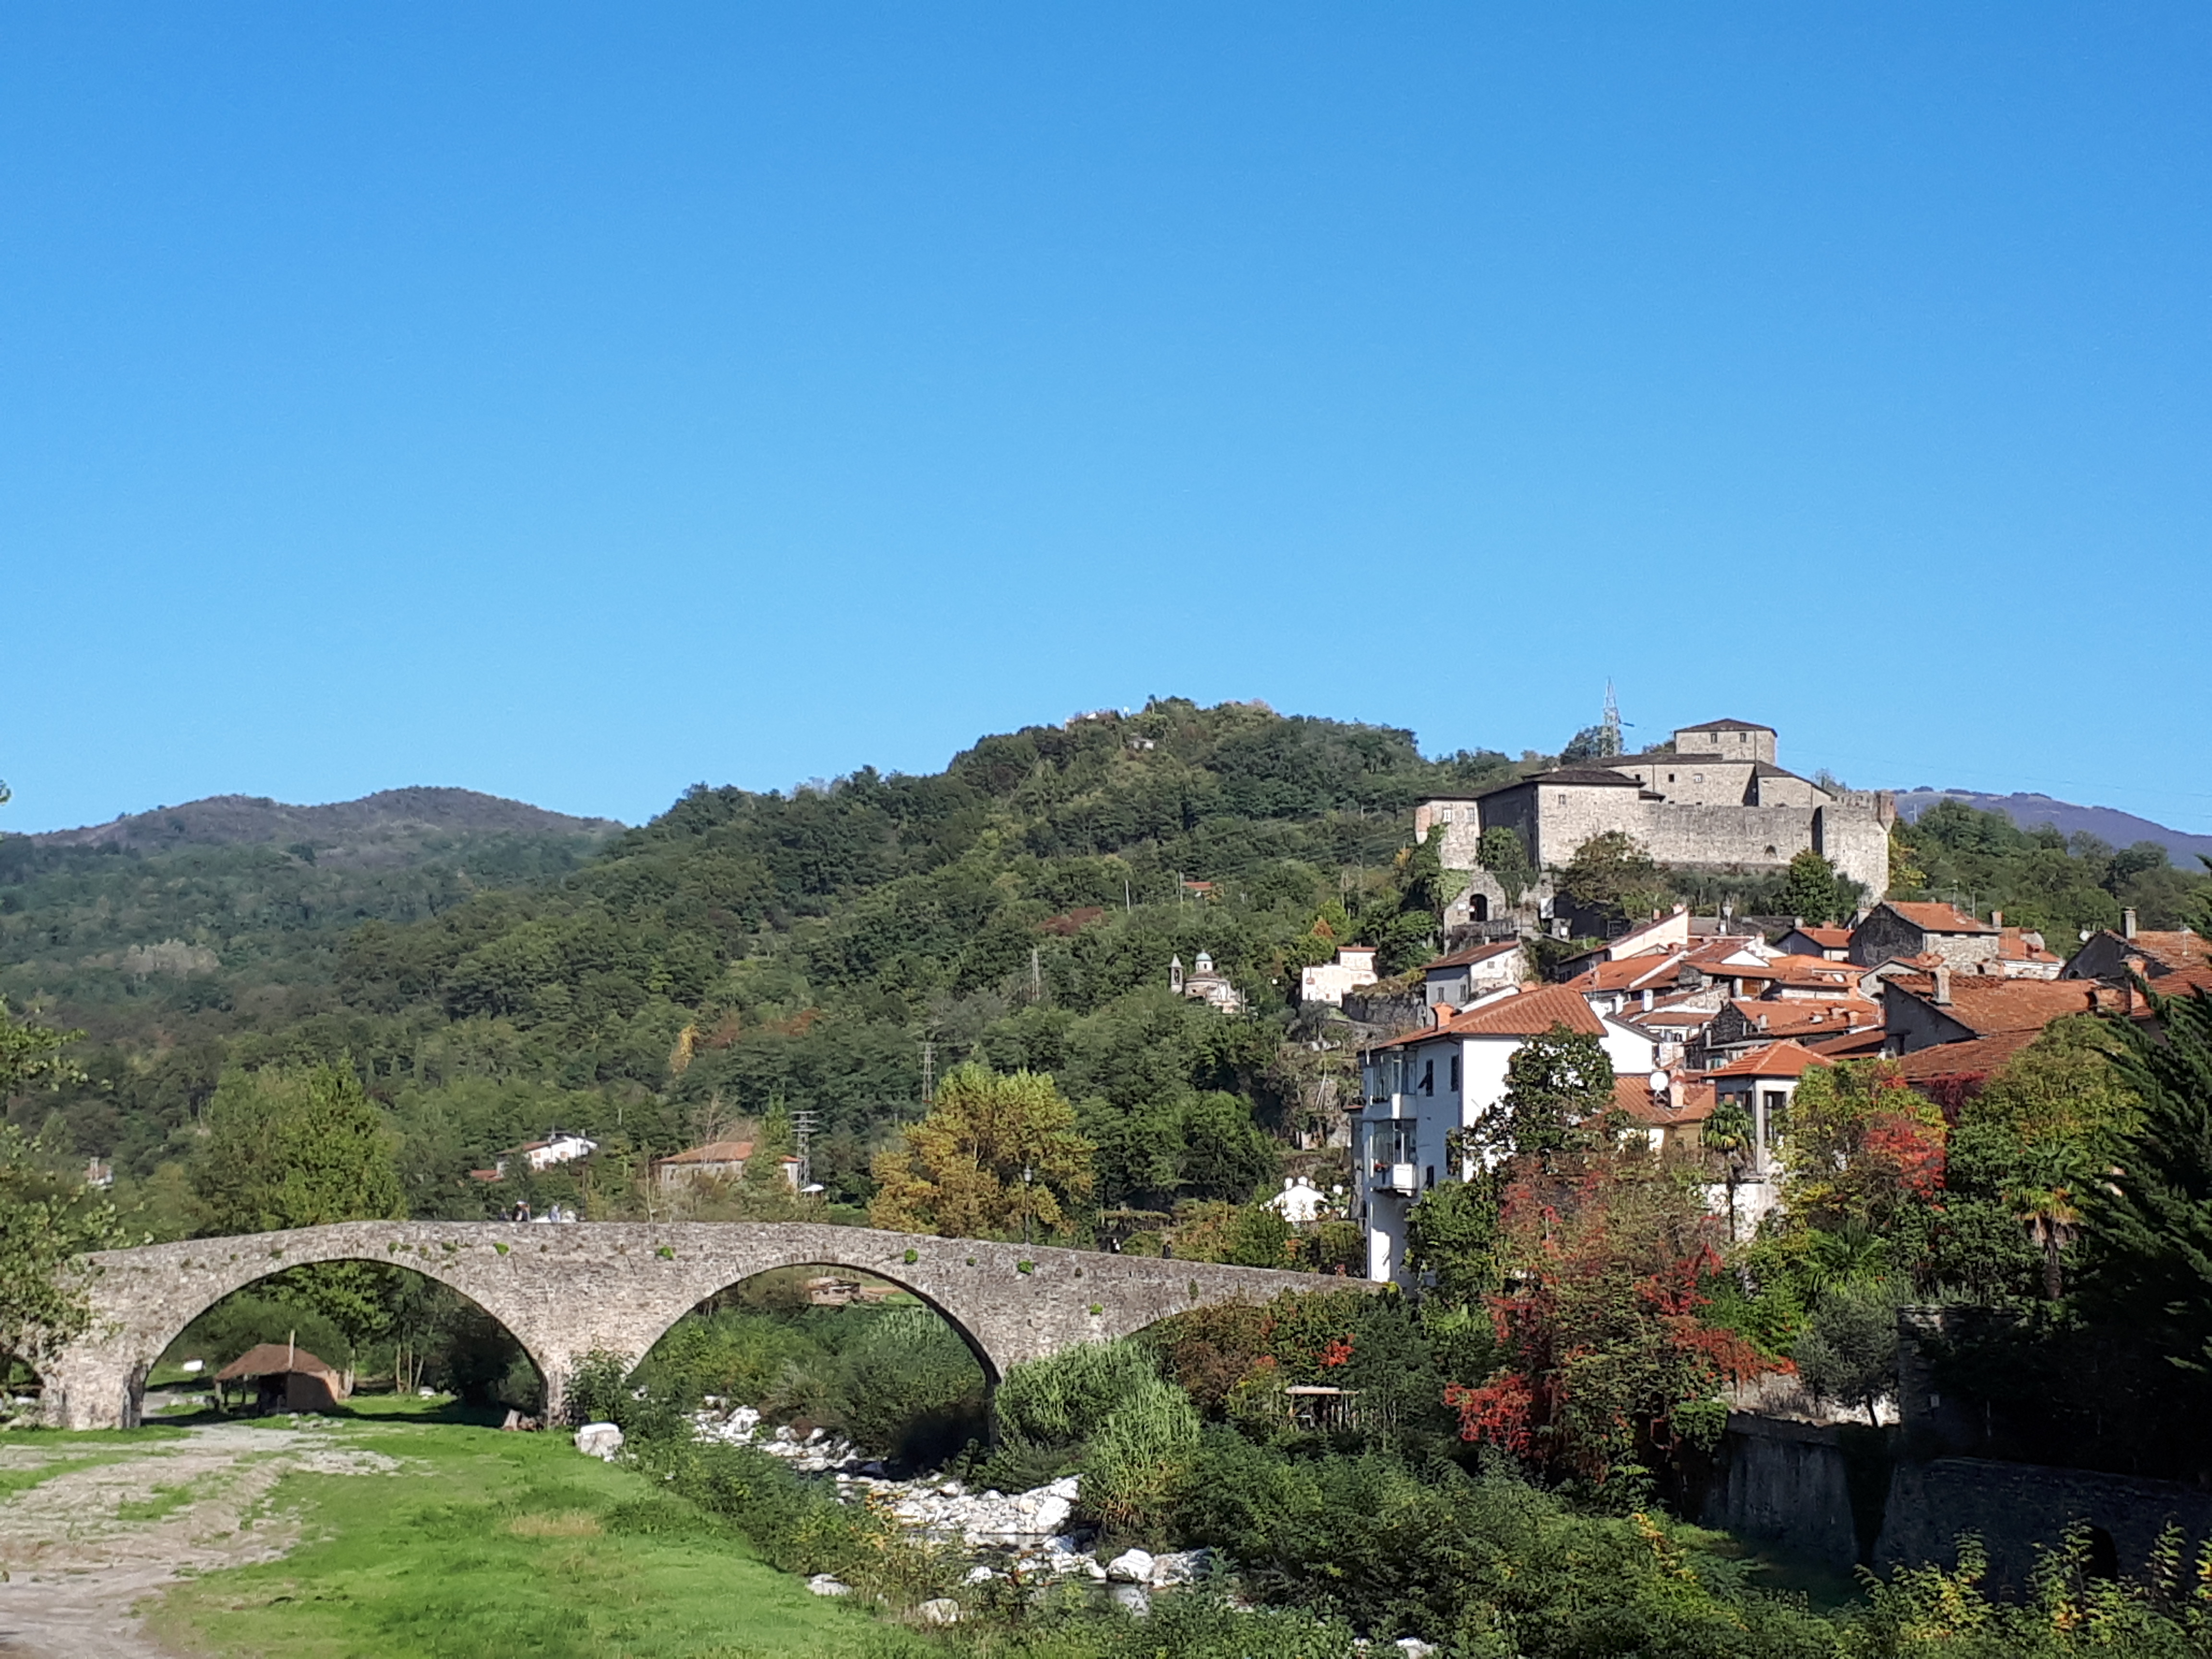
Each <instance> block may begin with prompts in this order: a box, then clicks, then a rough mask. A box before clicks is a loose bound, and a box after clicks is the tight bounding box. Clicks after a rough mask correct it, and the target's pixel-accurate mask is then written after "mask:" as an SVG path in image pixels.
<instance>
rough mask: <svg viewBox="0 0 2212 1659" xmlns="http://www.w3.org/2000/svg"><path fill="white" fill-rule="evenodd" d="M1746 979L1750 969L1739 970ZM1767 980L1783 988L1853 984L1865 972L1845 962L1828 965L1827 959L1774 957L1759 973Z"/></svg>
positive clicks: (1829, 962)
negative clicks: (1787, 986) (1781, 985)
mask: <svg viewBox="0 0 2212 1659" xmlns="http://www.w3.org/2000/svg"><path fill="white" fill-rule="evenodd" d="M1741 972H1742V974H1743V976H1744V977H1745V978H1746V979H1749V978H1751V977H1752V974H1753V970H1752V969H1748V968H1747V969H1741ZM1759 972H1761V973H1763V974H1765V975H1766V976H1767V977H1768V978H1770V979H1772V980H1774V981H1777V982H1778V983H1779V984H1783V985H1812V986H1821V985H1857V983H1858V982H1859V980H1860V979H1861V978H1862V977H1863V975H1865V973H1866V969H1863V968H1861V967H1858V966H1857V965H1855V964H1854V963H1848V962H1831V961H1829V960H1828V959H1827V957H1775V959H1774V960H1773V961H1771V962H1770V963H1767V964H1766V966H1765V968H1764V969H1760V970H1759Z"/></svg>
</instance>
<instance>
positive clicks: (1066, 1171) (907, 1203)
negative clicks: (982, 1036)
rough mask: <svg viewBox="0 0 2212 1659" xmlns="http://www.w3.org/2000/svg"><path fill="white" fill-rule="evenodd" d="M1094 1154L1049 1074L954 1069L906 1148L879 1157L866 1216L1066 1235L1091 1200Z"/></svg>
mask: <svg viewBox="0 0 2212 1659" xmlns="http://www.w3.org/2000/svg"><path fill="white" fill-rule="evenodd" d="M1092 1152H1093V1148H1092V1146H1091V1143H1090V1142H1089V1141H1088V1140H1085V1139H1084V1138H1083V1137H1082V1136H1081V1135H1080V1134H1079V1133H1076V1128H1075V1108H1074V1107H1073V1106H1071V1105H1069V1104H1068V1103H1067V1102H1066V1100H1064V1099H1062V1098H1061V1097H1060V1091H1059V1090H1058V1089H1057V1088H1055V1087H1054V1085H1053V1080H1052V1078H1051V1077H1050V1076H1049V1075H1048V1074H1044V1073H1032V1072H1016V1073H1014V1074H1013V1075H1012V1076H1011V1077H1000V1076H999V1075H998V1074H996V1073H994V1072H992V1071H991V1070H990V1069H989V1068H988V1067H987V1066H978V1065H974V1064H969V1065H965V1066H956V1067H954V1068H953V1069H952V1070H951V1072H948V1073H946V1074H945V1080H944V1082H943V1083H941V1084H940V1085H938V1091H937V1103H936V1104H935V1105H934V1106H933V1107H932V1108H931V1109H930V1111H929V1115H928V1116H927V1117H925V1118H924V1119H922V1121H921V1122H919V1123H917V1124H915V1125H914V1126H913V1127H910V1128H908V1130H907V1132H906V1134H905V1138H904V1145H903V1146H900V1147H899V1148H897V1149H896V1150H894V1151H891V1152H884V1153H883V1154H881V1155H880V1156H878V1158H877V1159H876V1162H875V1174H876V1183H877V1189H876V1196H875V1200H874V1202H873V1203H872V1204H871V1205H870V1206H869V1210H868V1217H869V1219H870V1220H871V1221H872V1222H873V1223H874V1225H877V1226H878V1227H888V1228H890V1229H891V1230H893V1231H898V1232H909V1233H929V1232H933V1233H939V1234H942V1235H944V1236H945V1237H966V1238H992V1237H1007V1236H1012V1235H1017V1234H1019V1233H1021V1232H1022V1231H1024V1229H1025V1228H1030V1227H1036V1228H1042V1229H1046V1230H1054V1231H1057V1230H1060V1229H1064V1228H1066V1227H1067V1226H1068V1225H1070V1224H1071V1223H1072V1222H1073V1218H1074V1217H1075V1215H1076V1213H1077V1212H1078V1209H1079V1206H1080V1205H1081V1204H1082V1203H1083V1201H1084V1200H1088V1199H1089V1198H1090V1196H1091V1188H1092V1186H1093V1176H1092V1173H1091V1157H1092Z"/></svg>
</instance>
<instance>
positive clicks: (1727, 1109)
mask: <svg viewBox="0 0 2212 1659" xmlns="http://www.w3.org/2000/svg"><path fill="white" fill-rule="evenodd" d="M1701 1139H1702V1141H1703V1144H1704V1146H1705V1150H1706V1151H1707V1152H1711V1153H1712V1154H1713V1156H1714V1157H1716V1158H1718V1159H1719V1160H1720V1164H1721V1181H1722V1182H1723V1184H1724V1185H1725V1186H1726V1187H1727V1188H1728V1229H1729V1240H1730V1242H1734V1240H1735V1189H1736V1188H1738V1187H1739V1186H1741V1184H1742V1182H1743V1173H1744V1171H1745V1170H1747V1169H1749V1168H1750V1167H1751V1160H1752V1158H1753V1155H1754V1154H1755V1153H1756V1152H1757V1151H1758V1126H1757V1125H1756V1124H1754V1123H1753V1121H1752V1117H1751V1114H1750V1113H1749V1112H1747V1111H1746V1110H1745V1109H1744V1108H1743V1103H1742V1102H1741V1101H1740V1100H1738V1099H1736V1098H1735V1097H1734V1096H1730V1097H1729V1098H1728V1099H1726V1100H1723V1101H1722V1102H1721V1103H1719V1104H1718V1105H1717V1106H1715V1107H1714V1108H1713V1110H1712V1115H1711V1116H1710V1117H1708V1118H1707V1119H1706V1120H1705V1129H1704V1131H1703V1133H1702V1136H1701Z"/></svg>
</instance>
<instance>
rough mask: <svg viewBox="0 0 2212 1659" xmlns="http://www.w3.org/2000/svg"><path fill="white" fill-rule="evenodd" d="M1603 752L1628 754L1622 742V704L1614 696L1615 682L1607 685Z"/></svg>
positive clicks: (1602, 739)
mask: <svg viewBox="0 0 2212 1659" xmlns="http://www.w3.org/2000/svg"><path fill="white" fill-rule="evenodd" d="M1600 743H1601V747H1602V749H1603V751H1604V752H1605V753H1606V754H1608V755H1619V754H1624V753H1626V746H1625V745H1624V744H1622V743H1621V741H1620V700H1619V699H1618V698H1616V697H1615V696H1613V682H1612V681H1611V680H1607V682H1606V683H1605V736H1604V737H1603V738H1601V739H1600Z"/></svg>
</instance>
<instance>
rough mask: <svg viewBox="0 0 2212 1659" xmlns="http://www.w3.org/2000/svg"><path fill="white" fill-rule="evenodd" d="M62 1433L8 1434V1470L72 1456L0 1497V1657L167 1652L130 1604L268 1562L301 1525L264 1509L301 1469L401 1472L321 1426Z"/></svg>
mask: <svg viewBox="0 0 2212 1659" xmlns="http://www.w3.org/2000/svg"><path fill="white" fill-rule="evenodd" d="M115 1451H116V1449H113V1448H108V1447H102V1448H100V1449H98V1450H97V1451H96V1452H94V1454H92V1455H93V1456H94V1457H98V1458H100V1459H102V1460H105V1459H107V1458H109V1457H113V1458H114V1461H112V1462H108V1461H100V1462H90V1463H88V1462H87V1460H86V1459H85V1458H82V1457H76V1456H72V1455H70V1447H69V1445H68V1443H66V1442H65V1441H58V1442H52V1443H46V1444H31V1445H20V1446H6V1445H4V1444H0V1472H5V1471H10V1470H18V1469H23V1468H37V1467H40V1466H49V1467H50V1466H52V1465H54V1464H78V1465H80V1467H76V1468H70V1469H68V1470H67V1472H65V1473H64V1474H56V1475H54V1476H52V1478H51V1479H48V1480H44V1481H42V1482H41V1483H40V1484H39V1485H38V1486H32V1487H30V1488H29V1489H28V1490H27V1491H23V1492H17V1493H15V1495H14V1496H13V1497H12V1498H9V1499H8V1500H7V1501H6V1502H5V1503H4V1504H0V1568H4V1569H5V1570H6V1571H7V1574H8V1582H7V1583H0V1655H7V1656H10V1659H15V1656H24V1659H30V1656H36V1659H171V1656H172V1650H169V1649H167V1648H165V1647H163V1646H162V1645H161V1644H159V1643H157V1642H155V1640H154V1639H153V1638H151V1637H149V1636H148V1635H146V1634H145V1632H144V1625H143V1620H140V1619H139V1618H138V1617H137V1615H136V1614H135V1613H133V1612H132V1611H131V1609H132V1608H133V1607H135V1606H136V1605H137V1603H138V1602H140V1601H143V1600H144V1599H145V1598H146V1597H148V1596H149V1595H154V1594H155V1593H156V1592H158V1591H160V1590H161V1589H164V1588H166V1587H167V1585H169V1584H171V1583H174V1582H175V1581H176V1580H177V1579H178V1578H179V1577H183V1576H184V1575H185V1574H186V1573H200V1572H210V1571H215V1570H216V1569H218V1568H222V1567H235V1566H242V1565H246V1563H248V1562H252V1561H267V1560H273V1559H275V1558H276V1557H277V1556H280V1555H282V1554H283V1553H284V1552H285V1551H286V1550H288V1549H289V1548H290V1547H292V1544H293V1542H294V1541H295V1539H296V1538H297V1537H298V1535H299V1528H298V1524H297V1522H296V1521H295V1519H294V1518H293V1517H291V1516H283V1515H272V1514H270V1513H269V1512H268V1510H267V1506H266V1504H265V1502H264V1500H265V1499H266V1498H267V1497H268V1495H269V1492H270V1488H271V1487H273V1486H275V1485H276V1482H277V1481H278V1480H281V1479H283V1476H285V1475H286V1474H290V1473H292V1472H293V1471H295V1470H308V1471H312V1472H314V1473H318V1474H391V1473H396V1472H397V1471H398V1468H399V1465H398V1463H397V1462H394V1461H393V1460H392V1459H391V1458H389V1457H386V1456H385V1455H382V1454H381V1453H380V1452H373V1451H365V1450H362V1449H360V1448H358V1447H355V1446H349V1445H346V1444H344V1443H341V1442H338V1441H337V1440H336V1439H335V1438H334V1437H333V1436H332V1434H331V1431H329V1430H327V1429H314V1428H309V1429H291V1428H273V1427H268V1426H264V1425H249V1424H222V1425H216V1426H214V1427H210V1428H203V1429H195V1430H193V1431H191V1435H190V1436H189V1437H187V1438H185V1439H184V1440H164V1441H157V1442H154V1443H149V1444H148V1445H147V1446H146V1448H145V1449H144V1450H143V1451H141V1450H139V1449H137V1448H135V1447H132V1448H126V1449H122V1452H121V1455H119V1456H117V1455H115Z"/></svg>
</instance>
